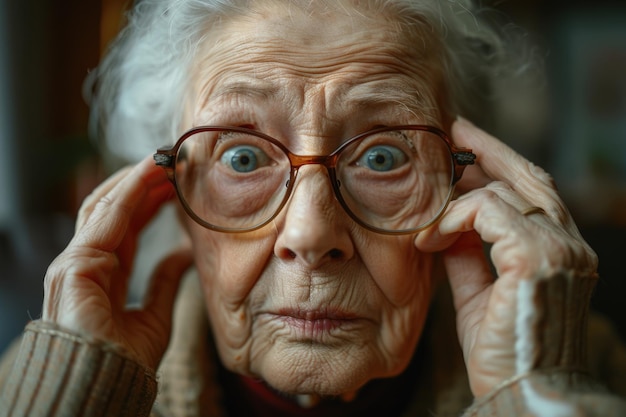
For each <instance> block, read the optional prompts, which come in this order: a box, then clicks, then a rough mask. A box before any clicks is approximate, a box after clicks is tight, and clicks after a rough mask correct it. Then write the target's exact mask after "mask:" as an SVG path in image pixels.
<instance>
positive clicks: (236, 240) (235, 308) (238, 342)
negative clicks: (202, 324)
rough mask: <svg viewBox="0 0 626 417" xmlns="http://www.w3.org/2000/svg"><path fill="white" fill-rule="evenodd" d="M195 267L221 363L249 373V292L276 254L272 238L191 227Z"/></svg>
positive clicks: (257, 234)
mask: <svg viewBox="0 0 626 417" xmlns="http://www.w3.org/2000/svg"><path fill="white" fill-rule="evenodd" d="M191 228H192V230H191V231H190V234H191V238H192V244H193V248H194V255H195V261H196V267H197V269H198V273H199V276H200V280H201V283H202V288H203V292H204V297H205V300H206V306H207V311H208V315H209V321H210V323H211V328H212V332H213V334H214V336H215V341H216V343H217V349H218V352H219V354H220V357H221V358H222V361H223V362H224V363H225V364H226V365H227V366H228V367H229V368H231V369H233V370H239V371H240V372H242V373H247V372H246V370H247V369H249V363H247V360H248V358H247V356H248V355H247V354H246V351H247V349H248V348H249V343H250V341H251V340H250V339H251V328H252V323H251V315H250V311H249V308H250V306H249V304H250V293H251V291H252V289H253V288H254V286H255V285H256V283H257V281H258V279H259V277H260V275H261V274H262V272H263V269H264V268H265V265H266V264H267V259H268V257H270V256H271V254H272V252H273V246H272V239H271V237H267V236H265V237H264V236H261V235H260V234H259V233H245V234H222V233H217V232H210V231H208V230H205V229H201V230H198V228H195V227H194V226H191Z"/></svg>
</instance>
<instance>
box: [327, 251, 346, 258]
mask: <svg viewBox="0 0 626 417" xmlns="http://www.w3.org/2000/svg"><path fill="white" fill-rule="evenodd" d="M328 256H330V258H331V259H340V258H342V257H343V252H342V251H341V250H339V249H331V250H330V251H329V252H328Z"/></svg>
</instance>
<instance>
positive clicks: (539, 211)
mask: <svg viewBox="0 0 626 417" xmlns="http://www.w3.org/2000/svg"><path fill="white" fill-rule="evenodd" d="M531 214H546V211H545V210H544V209H542V208H541V207H537V206H531V207H528V208H527V209H524V210H522V216H530V215H531Z"/></svg>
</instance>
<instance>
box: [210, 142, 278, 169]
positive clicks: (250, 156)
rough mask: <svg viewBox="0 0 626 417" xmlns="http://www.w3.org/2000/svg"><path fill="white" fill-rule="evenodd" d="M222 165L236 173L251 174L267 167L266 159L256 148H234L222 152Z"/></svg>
mask: <svg viewBox="0 0 626 417" xmlns="http://www.w3.org/2000/svg"><path fill="white" fill-rule="evenodd" d="M221 160H222V163H223V164H225V165H228V166H230V167H231V168H232V169H234V170H235V171H237V172H242V173H246V172H252V171H254V170H256V169H258V168H259V167H262V166H265V165H267V162H268V157H267V155H266V154H265V152H263V151H262V150H260V149H259V148H257V147H256V146H235V147H234V148H231V149H229V150H227V151H226V152H224V154H223V155H222V158H221Z"/></svg>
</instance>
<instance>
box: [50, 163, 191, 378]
mask: <svg viewBox="0 0 626 417" xmlns="http://www.w3.org/2000/svg"><path fill="white" fill-rule="evenodd" d="M173 196H174V188H173V186H172V185H171V184H170V183H169V181H168V180H167V177H166V175H165V173H164V172H163V171H162V170H161V169H160V168H159V167H156V166H155V165H154V162H153V161H152V159H151V158H146V159H144V160H143V161H142V162H140V163H139V164H138V165H136V166H135V167H133V168H126V169H123V170H121V171H119V172H118V173H116V174H115V175H113V176H112V177H110V178H109V179H108V180H106V181H105V182H104V183H103V184H101V185H100V186H99V187H98V188H96V189H95V190H94V191H93V193H92V194H91V195H89V196H88V197H87V198H86V199H85V202H84V203H83V205H82V207H81V209H80V211H79V214H78V220H77V223H76V231H75V235H74V237H73V238H72V240H71V241H70V243H69V245H68V246H67V248H66V249H65V250H64V251H63V252H62V253H61V254H60V255H59V256H58V257H57V258H56V259H55V260H54V261H53V262H52V264H51V265H50V267H49V268H48V271H47V273H46V277H45V283H44V302H43V311H42V320H43V321H48V322H53V323H56V324H58V325H59V326H61V327H62V328H64V329H67V330H69V331H72V332H77V333H79V334H82V335H85V336H88V337H90V338H94V339H98V340H101V341H104V342H107V343H111V344H114V345H117V346H119V347H121V348H122V349H124V350H125V351H127V352H129V353H130V354H132V355H134V357H135V359H136V360H138V361H139V362H140V363H142V364H143V365H145V366H148V367H150V368H151V369H156V368H157V366H158V364H159V362H160V360H161V358H162V356H163V354H164V352H165V349H166V347H167V344H168V342H169V337H170V331H171V321H172V319H171V316H172V309H173V304H174V299H175V296H176V293H177V290H178V286H179V283H180V279H181V277H182V275H183V273H184V272H185V270H186V269H187V268H188V267H189V266H190V264H191V262H192V258H191V252H190V250H189V249H186V248H180V249H177V250H175V251H173V252H172V253H171V254H169V255H168V256H167V257H165V258H164V259H163V260H162V261H161V262H160V264H159V265H158V266H157V267H156V269H155V271H154V273H153V276H152V277H151V281H152V282H151V285H150V290H149V291H148V294H147V297H146V300H145V302H144V304H143V307H142V308H141V309H139V310H128V309H127V308H126V296H127V292H128V281H129V277H130V275H131V271H132V269H133V261H134V257H135V251H136V246H137V239H138V235H139V233H140V232H141V230H142V229H143V228H144V226H145V225H146V224H147V223H148V222H149V221H150V219H152V217H153V216H154V215H155V213H156V212H157V211H158V210H159V208H160V207H161V206H162V205H163V204H164V203H165V202H167V201H168V200H170V199H171V198H172V197H173Z"/></svg>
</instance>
